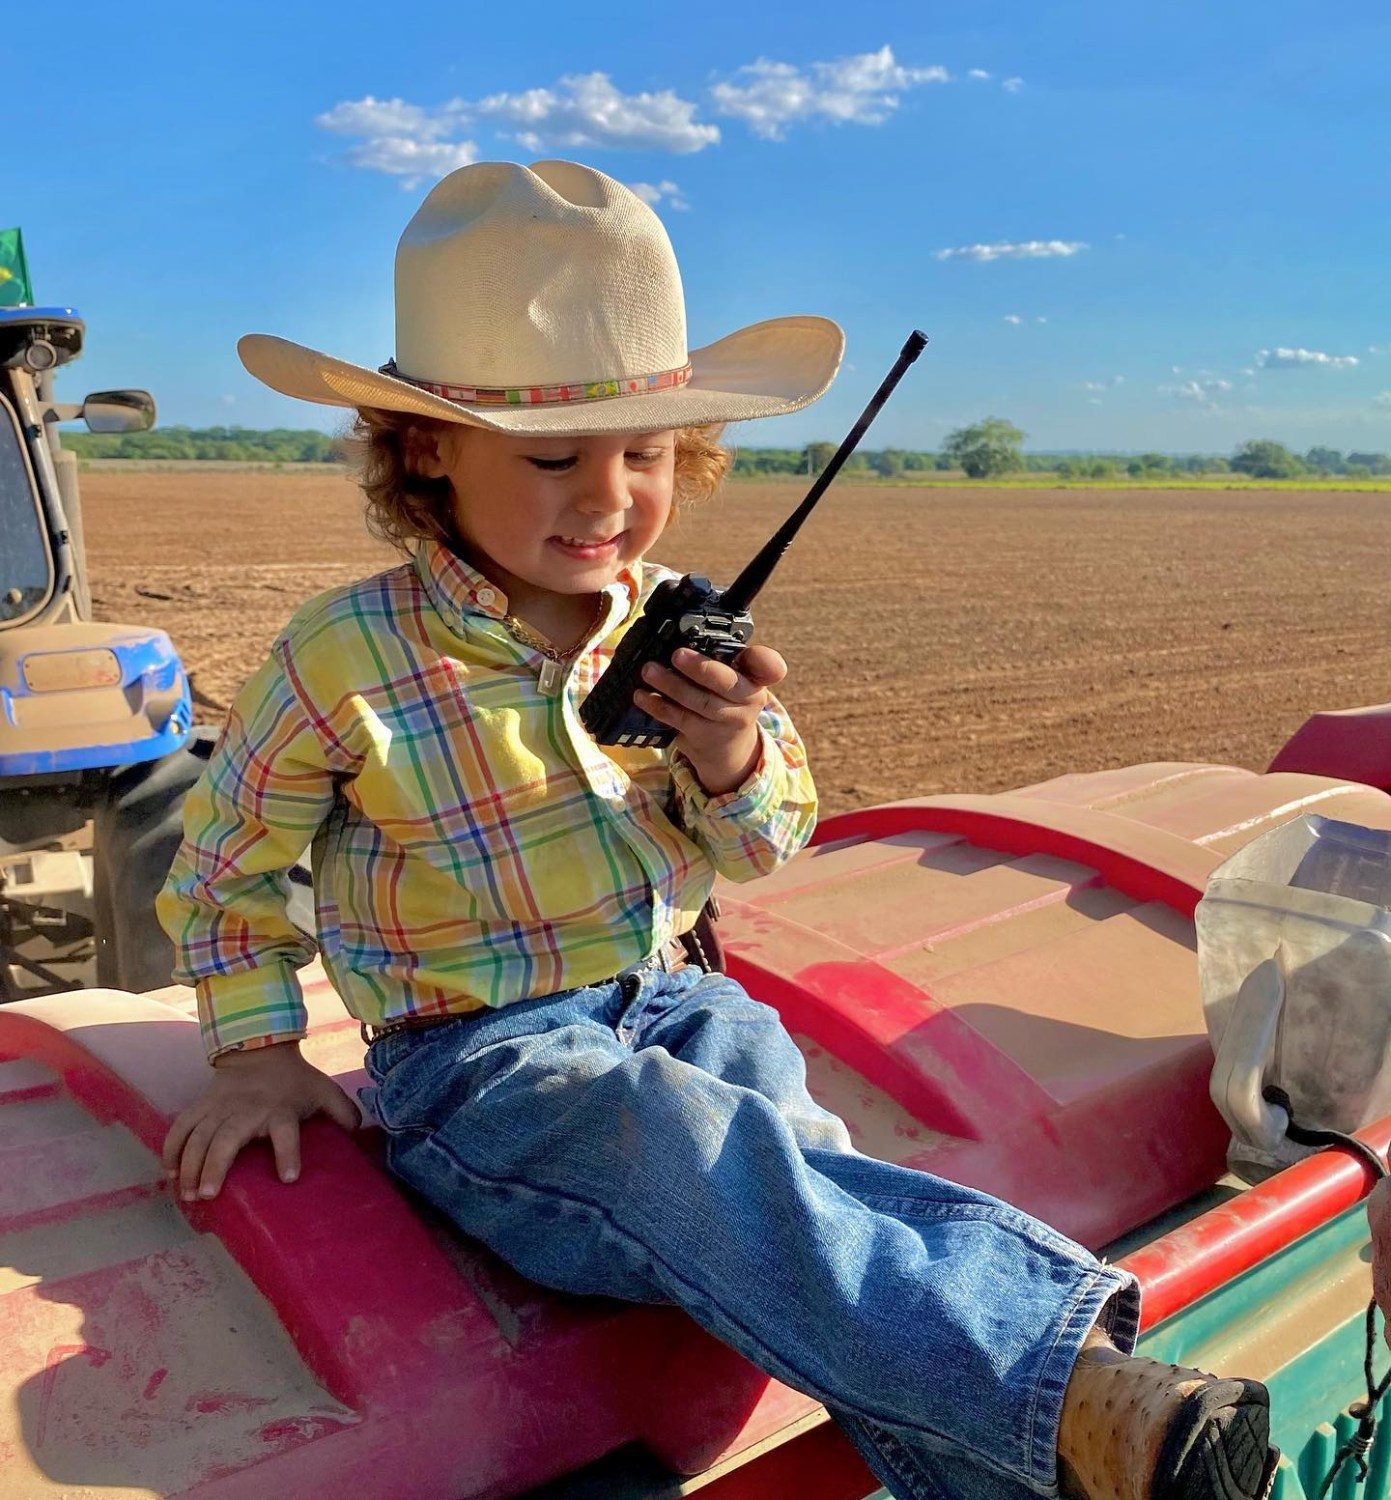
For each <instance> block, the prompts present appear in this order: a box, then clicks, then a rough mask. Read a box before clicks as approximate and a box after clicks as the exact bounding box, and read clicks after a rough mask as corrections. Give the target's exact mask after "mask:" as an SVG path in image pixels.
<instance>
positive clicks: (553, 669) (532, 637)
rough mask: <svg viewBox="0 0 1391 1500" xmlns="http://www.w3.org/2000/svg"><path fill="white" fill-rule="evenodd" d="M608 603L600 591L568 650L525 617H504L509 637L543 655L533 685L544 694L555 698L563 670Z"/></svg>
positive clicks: (508, 615)
mask: <svg viewBox="0 0 1391 1500" xmlns="http://www.w3.org/2000/svg"><path fill="white" fill-rule="evenodd" d="M607 603H608V599H607V597H606V596H605V595H604V594H602V593H601V594H600V595H599V598H598V601H597V602H596V604H595V607H594V614H593V615H592V616H591V618H590V621H589V624H588V625H586V626H585V629H584V634H583V635H581V636H580V638H579V640H578V641H576V642H575V644H574V645H573V646H571V647H570V649H569V650H568V651H560V650H558V649H557V648H556V647H555V646H554V645H553V644H552V643H551V642H550V641H548V640H547V639H546V637H545V636H543V635H542V634H541V633H540V631H538V630H533V629H532V628H531V626H530V625H528V624H527V623H526V621H525V620H520V619H518V618H517V616H516V615H514V614H506V615H504V616H503V619H502V623H503V625H504V626H506V628H507V630H508V632H509V634H510V635H511V636H512V638H513V639H514V640H516V641H519V642H520V643H521V644H522V645H523V646H527V647H529V648H530V649H531V650H532V651H535V652H537V653H538V655H540V656H543V657H544V658H545V660H544V661H543V662H542V663H541V672H540V676H539V677H538V678H537V683H536V685H537V686H538V687H539V688H540V689H541V691H542V692H543V693H545V694H546V696H547V697H554V696H555V694H556V693H558V692H559V691H560V687H561V684H562V683H563V682H564V681H565V669H566V668H567V667H568V666H569V665H570V663H571V662H572V661H574V659H575V658H576V657H577V656H578V655H579V654H580V652H581V651H583V650H584V648H585V646H586V645H588V643H589V638H590V636H592V635H593V634H594V632H595V630H596V629H598V626H599V622H600V620H602V619H603V618H604V606H605V605H606V604H607Z"/></svg>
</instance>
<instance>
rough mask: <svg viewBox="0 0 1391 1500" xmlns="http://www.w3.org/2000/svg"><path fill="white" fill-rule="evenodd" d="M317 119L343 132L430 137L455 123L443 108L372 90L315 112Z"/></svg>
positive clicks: (324, 127)
mask: <svg viewBox="0 0 1391 1500" xmlns="http://www.w3.org/2000/svg"><path fill="white" fill-rule="evenodd" d="M314 123H315V124H316V125H317V126H318V127H319V129H320V130H332V131H335V132H336V133H337V134H339V135H365V136H373V137H377V136H386V135H390V136H413V137H416V138H418V139H420V140H427V141H429V140H434V139H435V138H436V137H437V136H440V135H443V134H445V133H446V132H447V131H448V130H449V129H450V126H451V121H450V119H449V118H448V116H447V115H446V114H445V113H444V112H442V111H436V112H435V113H433V114H432V113H431V112H430V111H429V110H427V109H422V108H421V107H420V106H419V105H418V104H407V103H406V101H405V100H404V99H374V98H373V97H372V95H371V94H367V95H366V96H365V97H364V98H361V99H349V100H344V101H343V102H342V103H341V104H335V105H334V106H333V108H332V109H329V110H325V111H324V113H323V114H321V115H315V116H314Z"/></svg>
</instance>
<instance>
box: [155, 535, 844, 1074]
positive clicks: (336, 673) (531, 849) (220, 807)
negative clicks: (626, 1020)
mask: <svg viewBox="0 0 1391 1500" xmlns="http://www.w3.org/2000/svg"><path fill="white" fill-rule="evenodd" d="M669 576H671V575H670V573H669V572H668V570H666V569H662V568H659V567H656V566H655V565H652V564H642V565H640V566H639V568H638V569H637V570H635V571H634V572H632V573H629V574H626V575H625V576H624V577H623V578H622V579H621V580H620V581H619V582H618V583H616V584H613V585H611V586H610V588H609V589H608V590H607V591H606V600H605V605H604V613H603V618H602V620H601V622H600V623H599V624H598V626H597V627H596V631H595V634H594V635H593V637H592V638H591V640H590V642H589V643H588V644H587V646H586V647H585V648H584V649H583V650H581V651H580V652H579V653H578V655H577V657H576V659H575V661H574V663H573V665H572V666H570V667H569V668H568V669H567V671H566V673H565V678H564V682H563V685H562V687H561V689H560V690H559V691H558V692H557V693H555V694H547V693H543V692H542V691H541V689H540V686H539V683H538V676H539V671H540V668H541V667H542V665H543V664H544V658H543V657H542V656H541V655H540V654H539V653H538V652H537V651H535V650H534V649H532V648H531V647H530V646H528V645H526V644H524V643H523V642H522V641H520V640H518V639H517V638H516V637H515V636H513V634H512V633H511V632H510V631H509V630H508V628H507V626H506V624H505V623H504V617H505V615H506V613H507V600H506V598H505V597H504V596H503V594H502V592H501V590H499V589H498V588H497V587H496V586H495V585H493V584H491V583H489V582H488V580H487V579H485V578H484V577H483V576H482V575H481V574H480V573H478V572H476V571H475V570H474V569H473V568H471V567H469V566H468V565H467V564H466V563H464V562H463V561H462V560H461V559H460V558H459V557H457V556H456V555H455V554H454V553H452V552H451V551H449V550H448V549H447V548H445V547H443V546H440V545H439V544H437V543H424V544H422V545H421V546H420V547H419V548H418V550H417V553H416V556H415V559H414V561H413V562H412V563H406V564H404V565H402V566H400V567H397V568H394V569H392V570H390V571H389V572H386V573H381V574H378V575H377V576H376V577H373V578H369V579H365V580H363V581H362V582H360V583H355V584H351V585H349V586H348V587H345V588H340V589H334V590H332V591H330V592H329V593H326V594H322V595H320V596H319V597H318V598H316V599H313V600H311V601H310V602H309V603H308V604H306V605H305V606H304V607H303V608H302V609H300V610H299V612H298V613H297V614H296V615H295V617H294V618H293V619H292V620H291V622H290V624H289V625H288V626H287V627H286V629H285V630H284V632H283V633H282V634H281V636H280V637H279V639H278V640H277V641H276V642H275V645H274V646H273V647H272V649H271V652H270V656H269V658H268V660H267V661H266V662H265V664H264V665H263V666H262V667H261V668H260V670H259V671H257V672H256V673H255V675H254V676H253V677H252V678H251V679H250V681H249V682H248V683H247V684H246V686H245V687H244V688H243V689H242V691H241V692H240V693H239V694H238V696H237V699H236V701H235V703H234V704H233V705H232V709H231V712H230V714H229V716H228V722H227V726H226V728H225V730H224V731H223V733H222V735H221V737H220V739H219V740H218V743H217V746H216V748H215V750H214V751H213V755H212V759H211V762H210V763H209V765H208V769H207V771H206V773H205V774H204V776H203V778H202V780H201V781H200V782H199V783H198V785H197V786H196V787H194V789H193V790H192V791H191V792H190V794H189V797H188V801H187V805H186V811H185V819H184V834H185V836H184V842H183V845H182V847H181V848H180V850H179V853H178V855H177V856H176V858H175V860H174V865H173V868H172V870H171V871H170V874H169V880H168V883H167V885H166V886H165V889H164V891H163V893H162V894H161V896H160V900H159V913H160V918H161V920H162V921H163V923H164V926H165V928H166V930H167V931H168V932H169V934H170V936H171V938H172V939H173V941H174V946H175V953H176V967H175V978H176V979H178V980H180V981H182V982H183V983H186V984H191V985H193V986H195V988H196V990H197V994H198V1009H199V1017H200V1020H201V1022H202V1026H203V1034H204V1040H205V1043H206V1046H207V1050H208V1054H209V1056H210V1057H214V1056H216V1055H218V1054H219V1053H221V1052H225V1051H229V1050H231V1049H233V1048H236V1047H246V1046H259V1045H264V1044H267V1043H270V1042H275V1041H284V1040H288V1039H290V1038H293V1037H299V1036H302V1035H303V1034H304V1030H305V1011H304V1005H303V1001H302V998H301V994H300V987H299V982H298V979H297V976H296V970H297V969H298V968H300V967H301V966H302V965H303V964H305V963H307V962H308V961H309V960H310V958H312V957H313V955H314V952H315V949H316V944H315V942H314V941H313V940H312V939H310V938H308V937H306V935H305V934H303V933H301V932H300V931H299V930H298V929H297V928H296V927H295V926H294V924H293V923H292V922H291V921H290V920H289V918H288V917H287V915H286V907H285V897H286V893H287V882H286V874H285V872H286V871H287V870H288V868H289V867H290V866H291V865H293V864H294V862H295V861H296V859H298V857H299V856H300V855H301V853H302V852H303V850H304V849H305V848H306V846H307V847H309V848H310V849H311V865H312V869H313V874H314V899H315V908H316V926H317V949H318V951H319V952H320V953H321V954H322V957H323V961H324V966H325V968H326V969H327V971H328V974H329V977H330V979H331V980H332V982H333V985H334V988H335V989H336V990H337V991H338V993H339V994H340V995H341V996H342V998H343V1000H344V1002H345V1003H346V1005H347V1007H348V1010H349V1011H350V1012H351V1013H352V1014H353V1015H354V1016H356V1017H358V1019H360V1020H362V1021H365V1022H367V1023H368V1024H370V1025H376V1026H380V1025H385V1024H387V1023H389V1022H391V1021H396V1020H401V1019H405V1018H409V1017H423V1016H436V1015H445V1014H452V1013H456V1012H464V1011H468V1010H472V1009H476V1008H478V1007H480V1006H498V1005H505V1004H507V1003H508V1002H510V1001H514V1000H520V999H526V998H529V997H532V996H536V995H546V994H551V993H553V992H555V991H557V990H563V989H569V988H571V987H573V986H577V985H583V984H589V983H593V982H594V981H596V980H599V979H603V978H607V977H608V976H610V975H612V974H615V973H617V972H618V971H619V970H620V969H623V968H625V967H627V966H628V965H629V964H633V963H637V962H640V961H641V960H642V959H644V958H647V957H648V956H649V955H651V954H652V953H654V952H655V951H656V950H657V949H658V948H659V947H660V946H661V945H662V944H663V943H665V942H666V941H667V940H668V939H669V938H671V937H673V936H675V935H678V934H680V933H682V932H685V931H686V930H687V929H688V928H689V927H690V926H691V925H692V923H693V922H694V921H695V918H696V916H697V914H698V913H699V911H700V908H701V906H702V905H703V904H704V902H705V900H706V898H707V897H708V895H709V893H710V889H711V886H712V884H713V883H714V879H715V876H716V874H717V873H718V874H722V875H725V876H727V877H729V878H730V879H732V880H749V879H752V878H753V877H754V876H756V875H760V874H763V873H765V872H766V871H768V870H771V869H773V868H774V867H775V866H777V865H778V864H780V863H781V862H782V861H783V860H785V859H787V858H788V857H789V856H790V855H791V854H793V853H795V852H796V850H798V849H799V848H801V847H802V845H803V844H805V843H806V841H807V839H808V838H809V837H810V835H811V831H812V827H813V826H814V823H815V819H816V792H815V789H814V787H813V785H812V780H811V775H810V773H809V771H808V770H807V764H806V756H805V753H804V751H803V748H802V744H801V741H800V740H799V739H798V738H797V735H796V732H795V731H794V729H793V727H792V724H791V722H790V720H789V719H788V717H787V714H786V712H785V711H784V710H783V709H782V707H781V706H780V705H779V704H777V703H776V702H774V703H771V704H770V705H769V706H768V707H767V708H766V709H765V710H764V713H763V715H762V718H761V721H760V728H761V734H762V750H763V753H762V757H761V760H760V762H759V765H758V767H757V769H756V770H755V772H754V773H753V775H752V776H751V777H750V778H749V780H748V781H747V782H746V783H745V784H744V785H743V786H741V787H739V788H737V789H736V790H735V791H733V792H731V793H728V794H727V795H725V796H720V797H711V796H708V795H707V794H706V793H705V792H704V790H703V789H702V788H701V786H700V785H699V783H698V782H697V781H696V779H695V777H694V775H693V773H692V771H691V769H690V767H689V766H688V765H687V764H686V762H685V761H684V759H683V758H682V757H681V756H680V755H679V754H677V755H672V754H670V753H669V752H667V751H664V750H651V749H628V748H621V747H617V746H610V747H600V746H598V745H596V744H595V743H594V741H593V740H592V739H591V738H590V736H589V735H588V734H587V733H586V731H585V730H584V728H583V726H582V725H581V723H580V720H579V715H578V711H577V710H578V704H579V703H580V702H581V701H582V700H583V698H584V697H585V695H586V694H587V693H588V691H589V689H590V688H591V687H592V686H593V684H594V682H595V680H596V679H597V677H598V675H599V673H600V672H601V671H602V670H603V669H604V667H605V666H606V665H607V664H608V661H609V659H610V657H611V656H612V654H613V648H614V646H615V644H616V643H617V641H618V640H619V639H620V638H621V637H622V634H623V631H624V629H625V628H626V626H627V625H628V624H629V623H631V621H633V620H634V619H635V618H636V617H637V615H638V613H639V612H640V610H641V606H642V603H643V602H644V600H645V599H646V597H647V595H648V593H650V591H651V589H652V588H653V587H654V586H655V585H656V583H657V582H659V581H660V579H662V578H663V577H669Z"/></svg>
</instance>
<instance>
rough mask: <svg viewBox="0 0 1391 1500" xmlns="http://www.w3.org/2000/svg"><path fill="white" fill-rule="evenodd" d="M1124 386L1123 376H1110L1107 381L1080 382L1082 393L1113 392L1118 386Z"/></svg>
mask: <svg viewBox="0 0 1391 1500" xmlns="http://www.w3.org/2000/svg"><path fill="white" fill-rule="evenodd" d="M1124 384H1125V376H1124V375H1112V376H1111V378H1110V379H1109V380H1084V381H1083V382H1082V389H1083V390H1084V391H1109V390H1114V389H1115V387H1116V386H1118V385H1124Z"/></svg>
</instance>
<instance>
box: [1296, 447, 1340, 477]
mask: <svg viewBox="0 0 1391 1500" xmlns="http://www.w3.org/2000/svg"><path fill="white" fill-rule="evenodd" d="M1304 462H1305V464H1306V465H1307V466H1308V467H1309V468H1311V469H1316V470H1317V471H1318V472H1319V473H1320V474H1341V473H1342V472H1343V468H1344V466H1345V464H1346V462H1347V460H1346V459H1344V457H1343V455H1342V454H1341V453H1339V452H1338V450H1337V449H1336V448H1310V449H1309V451H1308V452H1307V453H1306V454H1305V455H1304Z"/></svg>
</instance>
